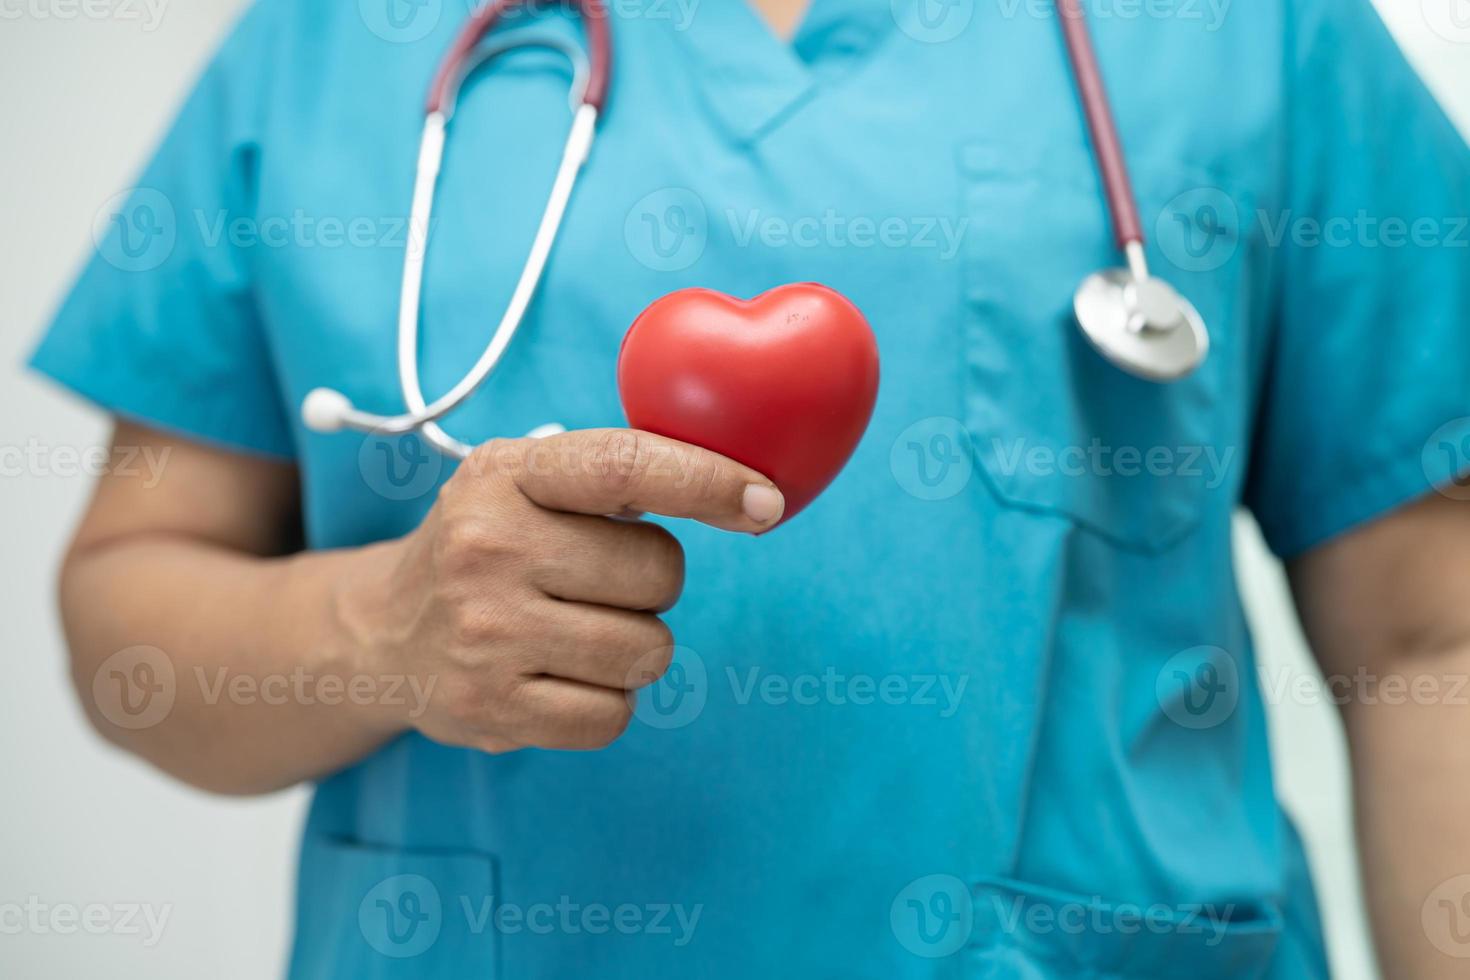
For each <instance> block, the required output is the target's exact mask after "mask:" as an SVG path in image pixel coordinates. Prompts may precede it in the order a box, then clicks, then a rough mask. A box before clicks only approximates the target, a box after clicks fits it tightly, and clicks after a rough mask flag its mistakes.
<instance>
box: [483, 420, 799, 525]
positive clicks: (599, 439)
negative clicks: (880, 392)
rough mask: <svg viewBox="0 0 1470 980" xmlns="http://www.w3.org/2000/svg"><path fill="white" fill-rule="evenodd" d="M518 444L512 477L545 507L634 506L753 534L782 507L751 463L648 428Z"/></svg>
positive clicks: (617, 509)
mask: <svg viewBox="0 0 1470 980" xmlns="http://www.w3.org/2000/svg"><path fill="white" fill-rule="evenodd" d="M518 444H519V445H520V446H521V448H522V452H521V457H520V465H519V466H516V467H514V469H513V472H512V474H511V475H512V478H513V479H514V480H515V483H516V486H518V487H519V488H520V490H521V492H522V493H524V494H525V495H526V496H527V497H528V498H530V499H531V500H532V501H533V502H534V503H536V504H539V505H540V506H542V507H545V508H548V509H550V510H560V511H569V512H572V513H577V514H617V513H622V512H624V511H629V510H638V511H644V512H646V513H652V514H663V515H664V516H666V517H688V518H692V519H694V520H696V521H701V522H702V523H705V524H709V525H711V526H713V527H718V528H723V529H724V530H727V531H745V532H748V533H752V534H753V533H758V532H760V531H764V530H767V529H769V528H770V527H772V526H774V525H775V524H776V522H777V521H779V520H780V519H781V512H782V510H783V508H784V507H785V501H784V500H783V499H782V497H781V492H780V491H779V490H777V489H776V487H775V485H774V484H773V483H771V481H770V480H768V479H766V478H765V477H764V476H762V475H761V474H759V473H757V472H756V471H755V470H753V469H751V468H750V467H748V466H742V465H741V464H740V463H737V462H735V461H734V460H732V459H729V458H727V457H724V456H721V455H719V454H718V453H712V452H710V451H709V450H707V449H700V448H699V447H698V446H691V445H689V444H688V443H684V442H677V441H675V440H673V439H666V438H664V437H663V436H656V435H653V434H652V433H649V432H640V431H638V430H636V429H583V430H580V431H577V432H566V433H563V434H561V435H557V436H550V437H548V438H545V439H536V440H528V441H523V442H519V443H518Z"/></svg>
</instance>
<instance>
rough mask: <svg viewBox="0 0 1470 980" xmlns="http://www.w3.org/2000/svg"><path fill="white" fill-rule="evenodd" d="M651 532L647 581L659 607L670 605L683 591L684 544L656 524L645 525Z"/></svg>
mask: <svg viewBox="0 0 1470 980" xmlns="http://www.w3.org/2000/svg"><path fill="white" fill-rule="evenodd" d="M647 526H648V528H649V529H650V531H651V533H650V534H649V540H650V541H651V542H652V547H651V549H650V551H651V553H652V556H653V557H652V567H651V568H649V569H648V578H649V581H650V582H651V583H652V584H653V586H654V591H655V592H656V593H657V597H658V598H657V600H656V604H657V606H658V607H659V608H665V609H666V608H668V607H669V606H672V605H673V604H674V602H675V600H677V599H678V598H679V594H680V593H681V592H683V591H684V546H683V545H681V544H680V543H679V539H678V538H676V537H674V536H673V535H672V534H671V533H669V532H668V531H667V530H665V529H664V528H661V527H659V526H658V525H657V524H649V525H647Z"/></svg>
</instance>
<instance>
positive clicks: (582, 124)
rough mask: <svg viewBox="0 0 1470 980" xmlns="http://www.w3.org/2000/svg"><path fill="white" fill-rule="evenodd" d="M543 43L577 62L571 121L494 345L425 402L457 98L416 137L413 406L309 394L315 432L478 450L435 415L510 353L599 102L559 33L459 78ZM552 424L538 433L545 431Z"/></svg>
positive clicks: (497, 49) (529, 41) (401, 348)
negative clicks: (438, 193) (426, 341)
mask: <svg viewBox="0 0 1470 980" xmlns="http://www.w3.org/2000/svg"><path fill="white" fill-rule="evenodd" d="M526 47H541V48H547V49H550V50H554V51H557V52H559V53H561V54H562V55H564V56H565V57H566V58H567V60H568V62H569V63H570V64H571V66H572V72H573V79H572V87H571V92H570V100H571V104H572V110H573V114H572V125H571V129H570V130H569V131H568V134H567V140H566V144H565V146H564V147H563V149H562V156H561V163H560V165H558V167H557V171H556V177H555V179H554V180H553V181H552V186H551V192H550V194H549V195H548V196H547V201H546V207H545V209H544V210H543V211H542V213H541V222H540V224H539V225H538V226H537V229H536V235H535V237H534V238H533V239H532V241H531V248H530V250H529V251H528V252H527V255H526V261H525V265H524V266H522V268H521V274H520V277H519V278H518V279H517V280H516V284H515V289H514V290H513V291H512V293H511V298H510V301H509V303H507V304H506V308H505V312H504V313H503V314H502V315H501V318H500V323H499V324H497V325H496V328H495V332H494V334H492V335H491V338H490V342H489V343H488V344H486V346H485V349H484V350H483V351H482V352H481V354H480V357H479V359H478V360H477V361H476V362H475V364H474V366H473V367H472V368H471V369H470V370H469V371H468V372H467V373H466V374H465V375H464V376H463V377H461V378H460V379H459V381H458V382H457V383H456V384H455V385H454V386H453V387H451V388H450V389H449V391H447V392H445V393H444V394H443V395H441V396H440V397H438V398H436V399H435V400H434V401H433V402H432V403H426V401H425V399H424V394H423V386H422V384H421V382H420V380H419V365H418V343H419V323H420V319H421V313H420V307H421V300H422V294H423V279H424V263H425V259H426V255H427V252H428V239H429V221H430V218H431V217H432V215H433V210H434V191H435V188H436V185H437V183H438V179H439V171H440V168H441V166H442V164H443V160H444V144H445V131H446V129H447V127H448V124H449V120H450V117H451V116H452V115H453V113H454V103H453V101H452V99H451V100H450V101H448V102H446V104H445V105H444V107H443V108H442V109H441V110H439V111H436V112H431V113H429V114H428V115H427V116H426V117H425V119H424V128H423V133H422V135H421V137H420V139H419V157H418V166H417V168H416V170H415V174H414V189H413V203H412V205H411V207H410V210H409V221H408V226H409V240H408V247H407V249H406V250H405V252H404V258H403V281H402V286H401V288H400V292H399V303H398V382H399V386H400V388H401V389H402V393H403V398H404V402H405V404H406V405H407V407H408V411H407V412H406V413H403V414H399V415H376V414H374V413H372V412H364V411H362V410H361V409H358V408H356V407H354V406H353V405H352V403H351V401H349V400H348V399H347V397H346V396H345V395H343V394H342V393H341V392H339V391H336V390H334V389H330V388H317V389H316V390H314V391H312V392H311V393H310V394H308V395H307V398H306V401H305V402H304V403H303V405H302V415H303V417H304V418H305V420H306V424H307V425H308V426H309V427H310V428H312V429H314V430H316V431H324V432H331V431H337V430H339V429H341V428H343V427H347V428H353V429H361V430H366V431H372V432H377V433H381V434H384V435H399V434H403V433H407V432H413V431H415V430H417V431H419V432H420V433H422V435H423V437H424V438H425V439H426V440H427V441H428V442H429V443H430V444H432V445H433V446H434V447H435V448H437V449H439V450H441V451H442V452H445V453H447V454H449V455H451V456H454V457H456V458H459V459H463V458H464V457H466V456H468V455H469V453H470V450H471V449H472V448H473V447H472V446H470V445H469V444H468V443H464V442H461V441H460V440H458V439H455V438H454V437H453V436H451V435H449V434H448V433H447V432H445V431H444V429H443V428H442V427H441V426H440V425H439V424H438V422H437V420H438V419H440V418H442V417H443V416H445V415H447V414H448V413H449V412H452V411H453V410H454V409H455V408H457V407H458V406H459V405H460V404H462V403H463V402H464V400H465V399H467V398H469V397H470V395H472V394H474V392H475V391H476V390H477V389H478V388H479V387H480V385H481V384H483V383H484V382H485V379H486V378H488V377H489V376H490V374H491V372H492V371H494V370H495V366H496V365H497V364H498V363H499V362H500V358H501V357H502V356H503V355H504V354H505V351H506V348H508V347H509V346H510V342H511V340H512V339H513V338H514V337H515V334H516V330H517V329H519V327H520V325H521V323H522V321H523V320H524V319H525V315H526V310H527V309H528V308H529V307H530V305H531V300H532V298H533V297H534V296H535V294H536V288H537V286H538V285H539V284H540V282H541V276H542V273H543V272H544V271H545V269H546V262H547V259H548V258H550V256H551V249H552V246H553V245H554V244H555V242H556V236H557V233H558V232H559V231H560V229H561V222H562V218H563V217H564V216H565V215H566V210H567V205H568V203H569V202H570V201H571V197H572V191H573V190H574V189H575V187H576V184H577V177H578V175H579V174H580V172H581V169H582V166H583V165H584V164H585V163H586V162H587V157H588V155H589V154H590V152H591V149H592V142H593V139H594V137H595V135H596V132H597V116H598V112H597V107H596V106H594V105H591V104H589V103H585V102H583V101H582V97H583V94H584V93H585V91H586V87H587V80H588V77H589V74H588V68H587V61H586V58H585V57H584V56H583V54H582V52H581V51H580V50H579V49H578V48H577V47H576V46H575V45H573V44H571V43H570V42H567V41H563V40H561V39H559V38H554V37H539V36H538V37H514V36H511V37H507V38H506V39H504V40H503V41H500V42H498V43H494V44H489V45H486V46H485V47H483V48H482V49H481V50H480V51H479V52H477V54H476V57H475V59H474V61H473V62H471V63H468V64H467V65H466V68H465V70H464V72H462V73H461V75H460V78H459V81H458V82H456V84H455V86H454V89H453V90H452V91H453V92H457V91H458V87H459V83H461V82H462V81H463V79H464V78H466V77H468V76H469V75H470V73H472V72H473V71H474V70H475V69H476V68H478V67H479V66H480V65H482V64H484V63H485V62H487V61H489V60H491V59H492V58H495V57H497V56H498V55H501V54H504V53H505V52H507V51H510V50H513V49H518V48H526ZM545 428H547V427H542V429H538V430H536V431H537V432H541V431H542V430H543V429H545Z"/></svg>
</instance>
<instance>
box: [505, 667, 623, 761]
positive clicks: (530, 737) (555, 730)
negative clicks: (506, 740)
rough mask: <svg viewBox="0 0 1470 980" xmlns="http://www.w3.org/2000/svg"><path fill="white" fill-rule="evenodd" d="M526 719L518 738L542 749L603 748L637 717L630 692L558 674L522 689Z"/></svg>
mask: <svg viewBox="0 0 1470 980" xmlns="http://www.w3.org/2000/svg"><path fill="white" fill-rule="evenodd" d="M522 697H523V699H524V700H523V702H522V703H523V705H524V706H525V709H526V711H527V716H526V721H525V722H524V723H523V724H522V725H521V726H520V731H519V732H518V733H517V735H516V739H517V741H520V742H522V743H524V744H526V745H530V746H535V747H536V748H541V749H573V750H587V749H600V748H604V747H606V746H607V745H610V744H611V743H612V742H614V741H616V739H617V738H618V736H619V735H622V734H623V732H624V731H626V730H627V727H628V722H629V721H631V720H632V718H633V706H632V705H631V704H630V703H629V699H628V696H627V694H626V693H624V692H623V691H620V690H614V689H612V688H607V687H597V686H595V685H591V684H582V683H579V682H577V681H569V680H563V679H561V678H558V677H546V678H537V679H535V680H532V681H529V682H528V683H527V684H526V686H525V688H524V690H523V691H522Z"/></svg>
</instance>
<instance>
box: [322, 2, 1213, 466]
mask: <svg viewBox="0 0 1470 980" xmlns="http://www.w3.org/2000/svg"><path fill="white" fill-rule="evenodd" d="M523 2H524V0H493V2H491V3H489V4H487V5H485V6H483V7H480V8H479V9H478V10H477V11H476V12H475V13H474V14H473V15H472V16H471V17H470V19H469V21H468V22H467V23H466V24H465V26H464V28H463V29H462V30H461V31H460V33H459V35H458V36H457V37H456V38H455V39H454V43H453V44H451V45H450V48H449V50H448V51H447V52H446V53H445V55H444V58H443V60H442V61H441V62H440V64H439V67H438V70H437V71H436V72H435V74H434V80H433V83H432V84H431V86H430V88H429V98H428V101H427V103H426V106H425V116H424V126H423V132H422V135H421V137H420V140H419V158H418V166H417V169H416V171H415V175H414V187H413V203H412V205H411V209H410V211H409V242H408V247H407V248H406V250H405V253H404V258H403V279H402V284H401V288H400V292H399V302H398V382H399V387H400V388H401V389H402V392H403V400H404V403H405V405H406V406H407V409H408V411H406V412H404V413H401V414H397V415H376V414H373V413H371V412H365V411H363V410H361V409H359V408H357V407H356V406H354V405H353V404H352V401H351V400H350V399H349V398H348V397H347V396H346V395H344V394H343V393H342V392H340V391H337V390H336V389H333V388H316V389H313V390H312V391H311V392H310V393H308V394H307V396H306V399H305V400H304V401H303V402H302V405H301V415H302V420H303V421H304V422H305V423H306V426H307V427H308V428H310V429H312V430H313V431H316V432H337V431H340V430H341V429H343V428H350V429H357V430H360V431H364V432H373V433H378V434H381V435H401V434H405V433H409V432H415V431H416V432H418V433H420V434H421V435H422V436H423V438H424V439H426V440H427V441H428V442H429V443H430V444H431V445H433V446H434V447H435V448H437V449H439V450H441V451H443V452H445V453H447V454H448V455H450V456H454V457H457V458H460V459H463V458H464V457H466V456H468V455H469V453H470V450H471V449H472V448H473V447H472V446H470V445H469V444H467V443H464V442H460V441H459V440H458V439H455V438H454V437H453V436H451V435H449V434H448V433H447V432H445V431H444V430H443V429H442V428H441V427H440V425H439V419H441V418H443V417H444V416H445V415H447V414H449V413H450V412H452V411H454V409H456V408H458V407H459V406H460V405H461V404H463V402H464V401H465V399H467V398H469V397H470V396H471V395H472V394H474V393H475V391H476V390H477V389H478V388H479V387H480V385H482V384H484V382H485V380H486V379H487V378H488V377H489V376H490V374H491V372H493V371H494V370H495V366H496V365H497V364H498V363H499V362H500V359H501V357H502V356H503V355H504V354H505V351H506V348H507V347H509V346H510V342H511V340H512V338H514V336H515V333H516V330H517V329H518V328H519V327H520V325H521V321H522V320H524V319H525V315H526V309H527V308H528V307H529V306H530V304H531V299H532V297H533V296H534V295H535V293H536V287H537V285H538V284H539V283H540V281H541V275H542V273H543V272H544V271H545V269H546V260H547V258H548V257H549V256H550V255H551V249H552V246H553V245H554V244H555V242H556V236H557V232H558V230H559V229H560V227H561V221H562V217H563V215H565V214H566V209H567V203H568V202H569V201H570V200H571V196H572V189H573V188H574V187H575V186H576V183H577V177H578V175H579V174H580V173H581V170H582V167H583V165H584V164H585V163H586V162H587V157H588V154H589V153H590V152H591V149H592V142H593V138H594V136H595V134H596V131H597V121H598V117H599V115H600V113H601V111H602V107H603V104H604V102H605V101H606V99H607V92H608V85H609V83H610V81H611V77H612V45H611V39H610V29H609V22H608V15H607V8H606V4H605V3H604V2H603V0H574V4H573V6H575V8H576V10H577V12H578V13H579V14H580V15H581V18H582V22H583V25H584V29H585V31H586V35H587V51H586V54H585V55H584V54H583V52H582V50H581V49H579V48H578V47H577V46H576V45H575V44H572V43H571V42H569V41H565V40H562V39H560V38H557V37H552V36H539V35H523V34H522V33H521V32H516V34H514V35H511V36H508V37H506V38H503V39H501V40H498V41H495V42H491V43H489V44H482V43H481V42H482V41H484V39H485V36H486V35H487V34H488V33H489V32H490V31H491V29H493V28H494V27H495V25H496V23H497V22H499V21H500V19H501V18H502V16H503V15H504V14H505V13H506V12H507V11H508V10H510V9H512V8H514V7H517V6H520V5H522V3H523ZM1055 2H1056V5H1057V10H1058V12H1059V14H1060V19H1061V21H1062V31H1063V36H1064V38H1065V40H1066V45H1067V55H1068V60H1069V62H1070V63H1071V67H1072V74H1073V76H1074V78H1075V79H1076V83H1077V88H1078V91H1079V94H1080V96H1081V100H1082V107H1083V111H1084V113H1085V114H1086V117H1087V126H1088V129H1089V131H1090V133H1091V136H1092V143H1093V148H1094V153H1095V155H1096V158H1097V165H1098V170H1099V171H1100V173H1101V176H1102V182H1103V187H1104V190H1105V192H1106V196H1107V205H1108V210H1109V213H1110V215H1111V218H1112V224H1113V237H1114V241H1115V243H1116V244H1117V246H1118V249H1119V251H1121V252H1122V254H1123V255H1124V257H1125V258H1126V260H1127V263H1128V264H1127V266H1126V267H1124V268H1113V269H1104V270H1102V271H1100V272H1096V273H1094V274H1092V275H1090V276H1088V277H1087V278H1086V279H1084V280H1083V282H1082V285H1081V286H1079V287H1078V289H1077V292H1076V295H1075V296H1074V298H1073V308H1074V310H1075V312H1076V316H1077V322H1078V324H1079V325H1080V326H1081V328H1082V332H1083V334H1084V335H1086V337H1087V338H1088V340H1090V341H1091V342H1092V344H1093V346H1094V347H1096V348H1097V350H1098V351H1099V352H1100V353H1102V355H1103V356H1104V357H1106V358H1107V359H1108V360H1109V361H1111V362H1112V363H1113V364H1115V365H1117V366H1118V367H1119V368H1122V369H1123V370H1124V371H1126V372H1128V373H1130V374H1133V375H1136V376H1138V377H1141V378H1146V379H1148V380H1152V381H1172V380H1175V379H1177V378H1182V377H1184V376H1185V375H1187V374H1189V373H1190V372H1191V371H1193V370H1194V369H1195V368H1196V367H1198V366H1199V364H1200V362H1201V361H1203V360H1204V358H1205V355H1206V354H1207V353H1208V351H1209V334H1208V332H1207V331H1206V329H1205V324H1204V321H1203V320H1202V319H1201V317H1200V315H1199V312H1198V311H1197V310H1195V308H1194V307H1193V306H1192V305H1190V303H1189V301H1188V300H1186V299H1184V297H1182V296H1180V295H1179V294H1178V293H1177V292H1175V290H1174V289H1173V287H1171V286H1170V285H1169V284H1168V283H1166V282H1164V281H1163V280H1162V279H1158V278H1156V277H1154V276H1153V275H1151V274H1150V272H1149V268H1148V263H1147V261H1146V259H1145V256H1144V236H1143V225H1142V223H1141V222H1140V221H1139V217H1138V205H1137V202H1136V201H1135V199H1134V196H1133V186H1132V182H1131V181H1130V180H1129V177H1128V168H1127V164H1126V161H1125V159H1124V155H1123V148H1122V143H1121V141H1120V140H1119V138H1118V131H1117V126H1116V124H1115V123H1114V121H1113V114H1112V110H1111V107H1110V105H1109V102H1108V98H1107V93H1106V91H1105V89H1104V88H1103V82H1102V74H1101V72H1100V71H1099V69H1098V64H1097V56H1096V53H1095V52H1094V51H1093V47H1092V40H1091V37H1090V36H1089V34H1088V30H1087V24H1086V22H1085V20H1084V19H1083V18H1084V14H1083V10H1082V7H1081V3H1080V0H1055ZM520 48H545V49H548V50H551V51H553V52H556V53H559V54H561V55H562V56H563V57H565V58H566V59H567V61H568V63H569V64H570V66H571V68H572V82H571V87H570V101H571V106H572V125H571V129H570V131H569V132H568V134H567V140H566V143H565V145H564V147H563V149H562V158H561V163H560V165H559V166H558V167H557V171H556V179H555V180H554V181H553V183H552V187H551V193H550V194H549V195H548V197H547V201H546V208H545V210H543V212H542V214H541V222H540V224H539V225H538V226H537V229H536V235H535V238H533V239H532V242H531V248H530V251H529V252H528V253H527V255H526V262H525V265H523V266H522V268H521V274H520V277H519V278H518V279H517V280H516V285H515V289H514V290H513V292H512V293H511V298H510V301H509V303H507V304H506V308H505V312H504V313H503V314H502V316H501V318H500V322H499V324H497V326H496V328H495V332H494V333H493V334H492V335H491V337H490V341H489V343H487V344H486V345H485V349H484V350H483V351H482V352H481V354H480V357H479V360H477V361H476V362H475V364H474V366H473V367H471V368H470V370H469V371H468V372H467V373H466V374H465V375H464V376H463V377H461V378H460V380H459V381H458V382H457V383H456V384H455V385H454V386H453V387H451V388H450V389H449V391H447V392H445V393H444V394H443V395H441V396H439V397H438V398H436V399H435V400H434V401H433V402H428V401H427V400H426V399H425V398H424V393H423V388H422V385H421V382H420V379H419V365H418V341H419V319H420V311H419V301H420V297H421V293H422V291H423V279H424V259H425V253H426V252H427V250H428V230H429V216H430V214H431V213H432V211H433V207H434V190H435V185H436V184H437V182H438V177H439V169H440V165H441V164H442V162H443V159H444V143H445V139H446V133H447V130H448V126H449V120H450V118H451V117H452V116H453V114H454V106H455V101H456V99H457V98H458V96H459V91H460V88H461V87H462V86H463V84H464V82H465V80H466V79H467V78H468V77H469V76H470V74H471V73H473V72H474V71H475V70H476V69H478V68H480V67H481V66H482V65H484V64H485V63H487V62H488V61H490V60H492V59H494V58H496V57H498V56H500V55H502V54H505V53H506V52H508V51H512V50H517V49H520ZM560 430H561V426H559V425H555V424H550V425H545V426H541V427H538V428H537V429H534V430H532V431H531V432H530V433H528V434H529V435H532V436H540V435H546V434H549V433H551V432H556V431H560Z"/></svg>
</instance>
